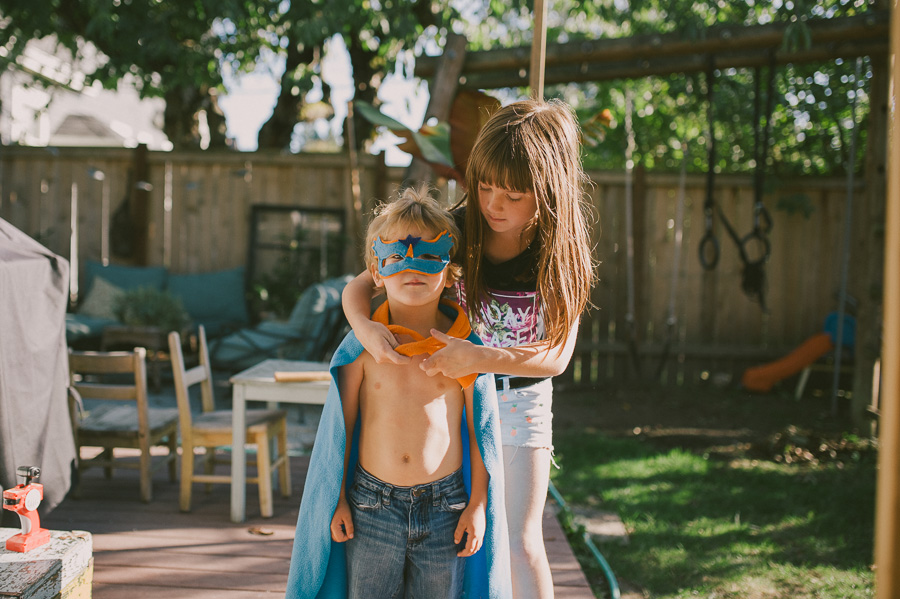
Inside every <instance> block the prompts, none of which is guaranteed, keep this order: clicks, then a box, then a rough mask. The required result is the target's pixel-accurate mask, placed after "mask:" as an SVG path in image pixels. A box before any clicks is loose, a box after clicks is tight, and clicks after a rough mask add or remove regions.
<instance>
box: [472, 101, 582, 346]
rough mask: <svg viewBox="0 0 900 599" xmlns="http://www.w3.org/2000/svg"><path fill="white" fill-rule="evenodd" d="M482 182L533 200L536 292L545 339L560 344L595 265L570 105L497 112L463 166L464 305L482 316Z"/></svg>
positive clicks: (517, 106)
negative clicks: (528, 195) (530, 195)
mask: <svg viewBox="0 0 900 599" xmlns="http://www.w3.org/2000/svg"><path fill="white" fill-rule="evenodd" d="M479 183H486V184H489V185H495V186H498V187H502V188H504V189H509V190H513V191H519V192H528V191H531V192H533V193H534V195H535V198H536V199H537V224H538V229H537V235H540V253H539V254H538V274H537V290H538V293H539V294H540V296H541V302H542V305H543V316H544V328H545V337H546V339H547V340H549V341H550V344H551V346H554V347H556V346H560V347H561V346H562V344H563V343H564V342H565V340H566V338H567V337H568V335H569V332H570V331H571V330H572V328H573V327H574V326H576V323H577V321H578V318H579V317H580V316H581V313H582V312H583V311H584V309H585V308H586V307H587V306H588V305H589V303H590V293H591V287H592V286H593V284H594V278H595V274H594V264H593V259H592V255H591V238H590V232H589V229H588V217H589V214H590V208H589V205H588V203H587V202H586V201H585V190H584V186H585V185H586V184H587V183H588V179H587V177H586V176H585V174H584V171H583V170H582V166H581V146H580V141H579V128H578V123H577V121H576V120H575V116H574V114H573V113H572V110H571V109H570V108H569V107H568V105H566V104H564V103H563V102H559V101H549V102H541V101H536V100H524V101H521V102H515V103H513V104H510V105H508V106H505V107H503V108H500V109H499V110H497V111H496V112H495V113H494V114H493V115H492V116H491V118H490V119H489V120H488V122H487V123H485V125H484V127H483V128H482V129H481V132H480V133H479V135H478V139H477V140H476V142H475V145H474V147H473V148H472V154H471V156H470V157H469V161H468V165H467V168H466V190H467V191H466V197H465V198H464V199H463V201H465V202H466V205H467V210H466V225H465V228H466V233H465V235H466V240H467V248H466V256H465V288H466V304H467V305H468V306H469V311H470V316H471V317H472V318H480V315H479V314H478V312H479V310H478V306H480V305H481V302H480V301H479V300H481V299H483V298H485V297H486V296H487V295H488V291H487V287H488V284H489V283H490V282H489V281H487V282H486V281H484V279H483V273H482V270H481V262H482V260H483V259H484V228H485V226H486V223H485V221H484V217H483V216H482V215H481V209H480V205H479V202H478V185H479Z"/></svg>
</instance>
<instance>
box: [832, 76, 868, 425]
mask: <svg viewBox="0 0 900 599" xmlns="http://www.w3.org/2000/svg"><path fill="white" fill-rule="evenodd" d="M861 72H862V58H857V59H856V72H855V75H854V77H853V87H854V93H853V102H851V103H850V120H851V121H853V130H852V131H851V132H850V155H849V156H847V200H846V204H845V207H844V238H843V239H842V240H841V272H840V291H839V292H838V319H837V331H836V333H835V340H834V344H835V348H834V376H833V378H832V381H831V415H832V416H837V412H838V387H839V386H840V382H841V361H842V358H843V349H844V315H845V314H846V312H847V278H848V277H849V274H848V273H849V271H850V236H851V232H852V230H853V187H854V176H855V175H856V140H857V138H858V137H859V136H858V135H857V133H858V131H859V125H858V124H857V122H856V100H857V98H858V96H859V89H860V87H859V77H860V73H861Z"/></svg>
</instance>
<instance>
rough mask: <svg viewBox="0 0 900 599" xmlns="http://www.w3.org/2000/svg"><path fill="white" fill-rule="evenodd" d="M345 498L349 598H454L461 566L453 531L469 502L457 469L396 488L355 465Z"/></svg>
mask: <svg viewBox="0 0 900 599" xmlns="http://www.w3.org/2000/svg"><path fill="white" fill-rule="evenodd" d="M348 500H349V503H350V512H351V515H352V517H353V529H354V536H353V538H352V539H350V540H349V541H347V583H348V587H349V597H350V599H382V598H384V599H387V598H394V597H404V598H407V599H437V598H440V597H447V598H448V599H456V598H457V597H459V594H460V591H461V589H462V578H463V569H464V566H465V564H464V560H463V558H460V557H457V555H456V553H457V552H458V551H459V550H460V549H461V548H462V544H460V545H457V544H456V543H454V542H453V533H454V532H455V531H456V525H457V523H458V522H459V516H460V514H461V513H462V511H463V510H464V509H465V508H466V504H467V503H468V501H469V497H468V494H467V493H466V488H465V486H464V483H463V477H462V471H461V470H457V471H456V472H454V473H453V474H450V475H448V476H445V477H444V478H442V479H440V480H436V481H434V482H430V483H427V484H424V485H416V486H414V487H398V486H395V485H391V484H388V483H386V482H384V481H382V480H379V479H377V478H375V477H374V476H372V475H371V474H369V473H368V472H366V471H365V470H363V468H362V467H361V466H357V467H356V479H355V481H354V483H353V486H352V487H351V488H350V491H349V493H348ZM463 541H465V539H463Z"/></svg>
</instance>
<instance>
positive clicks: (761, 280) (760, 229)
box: [700, 54, 775, 312]
mask: <svg viewBox="0 0 900 599" xmlns="http://www.w3.org/2000/svg"><path fill="white" fill-rule="evenodd" d="M768 75H769V80H768V92H767V94H766V124H765V125H764V126H762V127H761V120H762V118H761V114H760V112H761V104H762V103H761V96H762V94H761V90H760V81H761V79H762V77H761V69H760V68H757V69H756V76H755V77H754V87H755V93H754V98H753V108H754V110H753V112H754V121H753V138H754V161H755V163H756V164H755V168H756V170H755V171H754V185H753V196H754V197H753V228H752V230H751V231H750V232H749V233H747V234H746V235H744V236H743V237H741V236H739V235H738V233H737V231H735V229H734V227H733V226H731V223H730V222H729V221H728V218H727V217H726V216H725V213H724V211H723V210H722V208H721V206H717V205H716V202H715V197H714V181H715V174H714V168H715V166H714V165H715V130H714V126H715V120H714V116H715V115H714V111H713V101H712V99H713V93H712V88H713V68H712V60H710V66H709V69H708V71H707V74H706V80H707V90H706V97H707V118H708V124H707V128H708V131H709V137H710V140H709V143H708V144H707V147H708V148H709V159H708V162H709V165H708V172H707V179H706V201H705V202H704V205H703V213H704V217H705V221H706V232H705V234H704V236H703V238H702V239H701V240H700V264H701V265H702V266H703V268H704V269H705V270H713V269H714V268H715V267H716V265H717V264H718V262H719V242H718V239H716V237H715V234H714V233H713V230H712V229H713V215H714V214H718V215H719V219H720V220H721V221H722V225H723V226H724V227H725V231H726V232H727V233H728V236H729V237H730V238H731V240H732V241H733V242H734V244H735V246H736V247H737V249H738V254H739V256H740V259H741V264H742V265H743V266H742V269H741V289H742V290H743V291H744V293H746V294H747V295H748V296H749V297H750V298H752V299H754V300H756V301H758V302H759V304H760V306H761V307H762V309H763V311H764V312H768V308H767V307H766V297H765V292H766V273H765V264H766V262H768V260H769V256H770V255H771V252H772V247H771V243H770V242H769V232H770V231H771V230H772V217H771V215H770V214H769V211H768V209H767V208H766V206H765V204H764V203H763V201H762V196H763V193H764V191H765V168H766V163H767V161H768V154H769V139H770V138H771V129H772V112H773V106H774V101H775V55H774V54H772V55H770V65H769V73H768Z"/></svg>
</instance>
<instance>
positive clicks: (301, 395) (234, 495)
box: [229, 359, 331, 522]
mask: <svg viewBox="0 0 900 599" xmlns="http://www.w3.org/2000/svg"><path fill="white" fill-rule="evenodd" d="M276 372H277V373H279V375H280V374H281V373H299V372H304V373H310V376H309V378H314V379H318V380H300V381H285V382H281V381H276V380H275V373H276ZM279 378H281V377H279ZM288 378H290V376H288ZM297 378H303V377H297ZM330 380H331V377H330V375H329V374H328V362H300V361H296V360H274V359H270V360H264V361H263V362H260V363H259V364H257V365H256V366H252V367H250V368H248V369H246V370H243V371H241V372H239V373H237V374H236V375H234V376H232V377H231V378H230V379H229V381H230V382H231V384H232V385H233V389H232V407H231V409H232V435H233V436H232V441H231V521H232V522H243V521H244V518H245V516H246V504H247V486H246V485H247V454H246V449H245V447H244V445H245V443H246V440H247V439H246V436H247V427H246V419H247V402H248V401H265V402H268V403H269V404H270V407H273V408H274V407H275V404H277V403H297V404H316V405H324V404H325V398H326V397H327V396H328V384H329V381H330Z"/></svg>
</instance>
